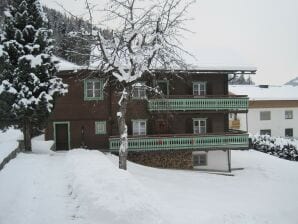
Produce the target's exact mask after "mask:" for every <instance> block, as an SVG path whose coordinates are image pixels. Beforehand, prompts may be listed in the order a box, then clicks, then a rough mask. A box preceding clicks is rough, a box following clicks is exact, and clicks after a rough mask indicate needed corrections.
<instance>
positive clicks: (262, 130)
mask: <svg viewBox="0 0 298 224" xmlns="http://www.w3.org/2000/svg"><path fill="white" fill-rule="evenodd" d="M262 132H269V133H270V134H268V133H266V134H262ZM271 134H272V132H271V129H261V130H260V135H270V136H271Z"/></svg>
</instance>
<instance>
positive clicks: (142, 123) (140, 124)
mask: <svg viewBox="0 0 298 224" xmlns="http://www.w3.org/2000/svg"><path fill="white" fill-rule="evenodd" d="M132 134H133V135H146V134H147V121H146V120H132Z"/></svg>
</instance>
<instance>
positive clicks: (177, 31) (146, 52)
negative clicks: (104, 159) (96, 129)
mask: <svg viewBox="0 0 298 224" xmlns="http://www.w3.org/2000/svg"><path fill="white" fill-rule="evenodd" d="M193 2H194V1H193V0H190V1H189V0H109V3H108V6H107V7H106V8H105V9H104V10H103V13H104V14H106V15H108V17H107V18H108V23H109V24H112V25H113V28H112V31H111V32H110V33H109V35H105V34H104V33H103V32H101V31H98V32H96V33H95V34H94V32H93V35H94V37H95V44H94V47H95V49H94V50H93V52H96V53H95V54H93V55H92V56H93V59H92V60H93V61H96V62H97V66H98V67H97V69H98V70H99V71H100V72H101V73H102V74H104V77H105V78H106V79H107V80H112V81H113V82H114V83H115V82H116V84H117V87H118V90H119V91H118V92H119V98H120V100H119V102H118V104H119V112H118V113H117V117H118V129H119V133H120V149H119V168H121V169H127V165H126V160H127V154H128V134H127V125H126V123H125V117H126V110H127V104H128V102H129V100H130V98H131V95H132V92H133V88H134V86H136V83H137V82H138V80H140V79H141V78H144V76H152V75H153V69H156V68H164V69H173V68H181V67H185V65H186V64H185V63H184V60H183V57H182V56H181V55H182V53H187V52H186V51H185V50H184V49H183V47H182V44H181V42H180V40H179V38H181V35H182V32H184V31H185V30H186V29H185V27H184V24H185V23H184V22H185V21H186V20H188V18H187V9H188V8H189V6H190V5H191V4H192V3H193ZM85 3H86V7H87V9H88V10H89V14H90V21H91V22H92V21H93V14H94V7H91V6H90V2H89V1H88V0H86V1H85ZM106 22H107V21H106Z"/></svg>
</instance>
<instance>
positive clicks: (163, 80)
mask: <svg viewBox="0 0 298 224" xmlns="http://www.w3.org/2000/svg"><path fill="white" fill-rule="evenodd" d="M158 83H166V84H167V93H166V94H165V93H163V94H164V95H165V96H168V95H170V88H169V80H165V79H158V80H156V81H155V87H158V86H159V85H158Z"/></svg>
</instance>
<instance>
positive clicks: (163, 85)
mask: <svg viewBox="0 0 298 224" xmlns="http://www.w3.org/2000/svg"><path fill="white" fill-rule="evenodd" d="M156 86H158V87H159V89H160V90H161V92H162V93H163V94H164V95H169V81H168V80H157V81H156Z"/></svg>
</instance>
